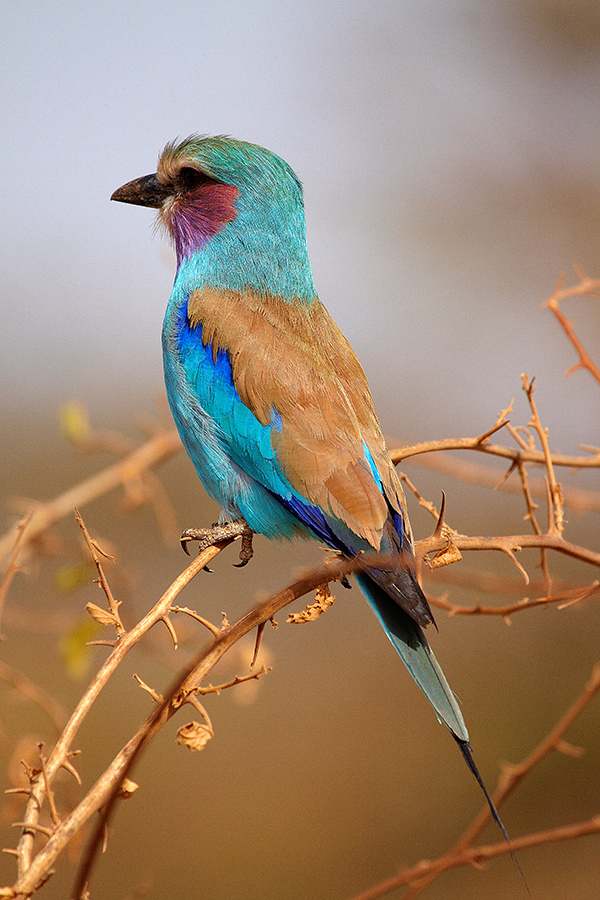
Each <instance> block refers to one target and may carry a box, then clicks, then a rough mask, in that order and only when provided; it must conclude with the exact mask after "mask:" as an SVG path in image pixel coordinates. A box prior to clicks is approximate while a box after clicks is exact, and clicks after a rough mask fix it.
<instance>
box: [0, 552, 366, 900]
mask: <svg viewBox="0 0 600 900" xmlns="http://www.w3.org/2000/svg"><path fill="white" fill-rule="evenodd" d="M230 543H231V539H230V540H228V541H226V542H222V543H221V544H220V545H217V546H215V547H210V548H208V549H207V550H205V551H203V552H202V553H201V554H200V555H199V556H197V557H196V558H195V559H194V560H193V562H192V563H191V565H190V566H188V568H187V569H186V570H185V571H184V572H183V573H182V574H181V575H180V576H179V577H178V578H177V579H176V581H175V582H174V583H173V585H171V587H170V588H169V589H168V590H167V592H166V593H165V594H164V595H163V597H162V598H161V600H160V601H159V603H158V604H156V606H155V607H154V608H153V610H151V612H150V613H148V614H147V615H146V616H145V617H144V619H142V621H141V622H140V623H139V624H138V625H137V626H135V627H134V628H132V629H131V630H130V631H128V632H127V634H126V635H124V636H123V638H122V639H121V641H120V642H119V643H118V644H117V646H116V647H115V649H114V651H113V652H112V653H111V655H110V657H109V658H108V660H107V661H106V663H105V664H104V666H103V667H102V669H101V670H100V672H99V673H98V675H97V676H96V678H95V679H94V681H93V682H92V685H91V686H90V689H88V691H87V692H86V695H85V696H84V698H82V701H81V702H80V704H79V705H78V707H77V710H76V712H75V713H74V714H73V716H72V718H71V720H70V722H69V724H68V725H67V728H66V729H65V732H64V733H63V736H61V739H60V740H59V743H58V744H57V746H56V747H55V749H54V751H53V754H52V756H51V757H50V759H49V761H48V765H47V771H48V778H49V779H50V778H51V776H52V775H53V774H55V772H56V769H57V767H58V760H59V757H61V756H62V755H64V753H65V750H66V747H68V746H69V744H70V742H71V740H72V739H73V736H74V734H75V732H76V730H77V727H78V726H79V724H80V723H81V721H82V720H83V717H84V716H85V713H86V712H87V710H88V709H89V706H90V705H91V703H92V702H93V700H94V699H95V697H96V696H97V694H98V693H99V691H100V690H101V688H102V687H103V686H104V684H105V683H106V681H107V680H108V678H109V677H110V674H112V671H114V669H115V668H116V666H117V665H118V663H119V662H120V661H121V659H122V658H123V656H124V655H125V653H127V651H128V650H129V649H131V647H132V646H134V644H135V643H137V641H138V640H139V639H140V637H141V636H142V634H144V633H145V632H146V631H147V630H148V629H149V628H150V627H152V625H153V624H155V623H156V621H158V620H159V619H160V618H161V615H162V614H163V612H164V611H165V610H168V608H169V607H170V604H171V602H172V600H173V599H174V598H175V596H177V594H179V593H180V591H181V590H182V589H183V587H184V586H185V585H186V584H188V583H189V582H190V581H191V580H192V578H193V577H194V576H195V575H196V574H197V573H198V572H200V571H201V570H202V569H203V568H204V566H205V565H207V564H208V563H209V562H210V561H211V560H212V559H213V558H214V557H215V556H216V555H217V554H218V553H219V552H220V550H222V549H223V547H224V546H227V545H228V544H230ZM353 567H354V564H353V563H352V562H342V561H337V560H336V561H335V562H334V563H330V564H328V565H326V566H323V567H322V568H320V569H319V570H317V572H314V573H310V574H309V575H307V576H306V577H305V578H303V579H300V580H299V581H297V582H295V584H293V585H291V586H290V587H288V588H286V589H285V590H283V591H281V592H280V593H279V594H276V595H275V596H274V597H272V598H270V599H269V600H266V601H265V602H264V603H261V604H260V606H258V607H256V608H255V609H253V610H252V611H251V612H249V613H247V614H246V615H245V616H243V617H242V618H241V619H240V620H239V621H237V622H235V623H234V624H233V625H228V626H227V627H226V628H224V629H223V630H222V631H221V632H220V633H219V634H218V635H216V636H215V638H214V640H213V642H212V644H211V645H210V647H209V648H208V649H207V650H204V651H203V652H202V653H200V654H199V655H198V656H197V657H196V659H195V660H194V661H193V662H192V663H191V665H190V666H189V667H188V669H187V670H186V671H185V672H184V674H183V675H182V676H181V677H180V678H178V679H177V681H176V683H175V685H174V686H173V688H172V689H171V691H169V692H168V693H167V695H166V697H165V700H164V701H163V703H161V704H160V706H159V707H157V709H155V711H154V712H153V713H152V715H151V716H150V717H149V718H148V719H147V721H146V723H145V724H144V725H143V726H142V727H141V728H140V729H139V731H138V732H137V733H136V734H135V735H134V736H133V737H132V738H131V739H130V741H128V743H127V744H126V745H125V746H124V747H123V749H122V750H121V751H120V752H119V753H118V754H117V756H116V757H115V758H114V760H113V761H112V763H111V764H110V765H109V766H108V768H107V769H106V770H105V772H104V773H103V774H102V775H101V776H100V778H99V779H98V781H97V782H96V784H95V785H94V786H93V787H92V788H91V789H90V791H89V792H88V793H87V795H86V796H85V797H84V798H83V800H82V801H81V802H80V803H79V804H78V806H77V807H76V808H75V809H74V810H73V811H72V812H71V813H70V814H69V815H68V816H67V817H66V818H65V819H64V820H63V821H62V822H61V824H60V825H59V827H58V828H57V829H56V831H55V833H54V835H53V836H52V838H51V839H50V840H49V841H48V843H47V844H46V846H45V847H43V848H42V850H40V851H39V853H38V854H37V855H36V856H35V858H34V859H33V860H31V850H30V838H31V835H30V834H29V835H28V834H27V833H26V834H24V835H23V837H22V839H21V842H20V850H21V855H20V867H19V878H18V880H17V882H16V883H15V885H14V886H13V888H12V890H13V891H14V893H15V894H17V895H18V894H22V895H24V896H29V895H30V894H31V893H33V892H34V891H35V890H36V889H37V887H38V886H39V884H40V882H41V880H42V879H44V878H45V877H46V873H47V872H48V871H49V869H50V868H51V867H52V865H53V864H54V862H55V860H56V858H57V857H58V856H59V855H60V854H61V852H62V851H63V850H64V848H65V847H66V846H67V844H68V843H69V841H70V840H71V838H72V836H73V835H74V834H75V833H76V832H78V831H79V829H80V828H81V826H82V825H83V824H84V822H86V821H87V819H89V817H90V816H91V815H92V814H93V813H94V812H95V811H97V810H98V809H100V808H101V807H103V808H104V809H103V817H102V820H101V824H100V825H99V827H98V829H97V831H96V839H98V838H100V837H101V834H102V832H103V830H104V825H105V822H106V818H107V816H108V815H109V813H110V810H111V809H112V805H113V803H114V797H115V796H116V793H117V792H118V786H119V784H120V783H121V781H122V779H123V778H124V777H125V776H126V775H127V773H128V771H129V768H130V767H131V764H132V763H133V761H134V760H135V759H136V758H137V756H138V755H139V753H140V752H141V751H142V750H143V748H144V747H145V746H146V745H147V744H148V743H149V741H150V740H151V739H152V738H153V737H154V735H155V734H156V733H157V732H158V731H159V730H160V729H161V728H162V727H163V725H164V724H165V723H166V722H167V721H168V720H169V719H170V718H171V716H172V715H173V714H174V713H175V712H176V711H177V709H179V707H180V706H181V705H182V704H183V703H185V702H186V700H187V697H188V695H190V694H193V693H195V692H196V690H197V688H198V687H199V686H200V685H201V682H202V681H203V679H204V678H205V677H206V675H207V674H208V673H209V672H210V671H211V670H212V668H213V667H214V665H215V664H216V663H217V662H218V660H219V659H220V658H221V657H222V656H223V655H224V654H225V653H226V652H227V650H228V649H229V647H231V646H232V645H233V644H234V643H236V642H237V641H238V640H239V639H240V638H241V637H243V636H244V635H245V634H248V633H249V632H250V631H252V630H253V629H254V628H256V627H257V626H258V625H259V624H260V623H261V622H262V621H268V620H269V619H271V618H272V617H273V616H275V614H276V613H277V612H278V611H279V610H280V609H282V608H283V607H284V606H287V605H288V604H289V603H291V602H292V601H294V600H296V599H297V598H298V597H301V596H303V595H304V594H305V593H307V592H308V591H310V590H313V589H315V588H316V587H318V586H319V585H320V584H322V583H323V582H324V581H326V580H328V579H331V580H333V579H335V578H337V577H339V576H340V575H341V574H343V573H347V572H350V571H351V570H352V569H353ZM41 800H42V797H41V794H40V790H39V781H38V782H36V784H34V785H33V787H32V792H31V799H30V802H29V804H28V806H27V810H26V815H25V817H24V820H25V822H27V823H29V822H32V823H33V824H36V822H37V815H38V814H39V809H40V807H41ZM27 838H29V840H27ZM91 846H92V851H91V854H90V856H89V857H88V859H87V862H86V863H85V866H84V869H82V874H81V877H80V879H79V881H78V887H77V892H76V893H75V894H74V897H77V898H79V897H80V896H81V892H82V890H83V886H84V884H85V882H86V881H87V873H88V871H89V867H90V865H91V858H92V856H93V853H94V852H95V847H96V846H97V843H96V842H92V845H91Z"/></svg>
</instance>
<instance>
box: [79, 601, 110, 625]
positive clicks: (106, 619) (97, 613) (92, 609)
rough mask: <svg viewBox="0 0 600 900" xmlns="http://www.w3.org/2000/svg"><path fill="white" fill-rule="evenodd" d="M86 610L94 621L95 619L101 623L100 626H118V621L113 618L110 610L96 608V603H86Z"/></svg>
mask: <svg viewBox="0 0 600 900" xmlns="http://www.w3.org/2000/svg"><path fill="white" fill-rule="evenodd" d="M85 608H86V609H87V611H88V612H89V614H90V616H91V617H92V619H95V620H96V622H99V623H100V625H116V624H117V620H116V619H115V617H114V616H113V614H112V613H111V612H109V610H108V609H102V607H101V606H96V604H95V603H86V606H85Z"/></svg>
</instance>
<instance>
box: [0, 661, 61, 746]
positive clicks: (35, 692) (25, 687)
mask: <svg viewBox="0 0 600 900" xmlns="http://www.w3.org/2000/svg"><path fill="white" fill-rule="evenodd" d="M0 678H1V679H2V681H6V683H7V684H11V685H12V686H13V687H14V688H15V690H17V691H18V692H19V693H20V694H22V695H23V697H26V698H27V699H28V700H32V701H33V703H37V705H38V706H39V707H40V708H41V709H43V710H44V712H45V713H46V714H47V715H48V716H49V717H50V719H51V720H52V723H53V725H54V727H55V729H56V732H57V734H60V732H61V731H62V729H63V728H64V727H65V724H66V722H67V718H68V716H67V713H66V712H65V710H64V709H63V707H62V706H61V704H60V703H59V702H58V701H57V700H55V699H54V697H52V696H51V695H50V694H49V693H48V692H47V691H45V690H44V688H41V687H40V686H39V685H37V684H35V683H34V682H33V681H31V679H29V678H27V677H26V676H25V675H21V673H20V672H17V671H16V670H15V669H12V668H11V667H10V666H9V665H7V664H6V663H5V662H2V661H1V660H0Z"/></svg>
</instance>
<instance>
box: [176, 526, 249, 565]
mask: <svg viewBox="0 0 600 900" xmlns="http://www.w3.org/2000/svg"><path fill="white" fill-rule="evenodd" d="M253 535H254V532H253V531H252V529H251V528H250V526H249V525H248V523H247V522H246V521H245V519H238V520H237V521H236V522H227V524H225V525H219V524H215V525H212V526H211V527H210V528H186V530H185V531H184V532H183V534H182V535H181V537H180V539H179V540H180V543H181V546H182V548H183V549H184V550H185V552H186V553H187V554H188V556H189V550H188V548H187V545H188V544H189V542H190V541H198V553H202V551H203V550H206V548H207V547H212V546H213V545H214V544H218V543H220V541H227V540H229V539H230V538H238V537H241V539H242V549H241V550H240V562H239V563H234V565H236V566H237V567H238V568H241V567H242V566H245V565H247V564H248V563H249V562H250V560H251V559H252V557H253V555H254V550H253V549H252V537H253ZM208 571H209V572H210V571H211V570H210V569H208Z"/></svg>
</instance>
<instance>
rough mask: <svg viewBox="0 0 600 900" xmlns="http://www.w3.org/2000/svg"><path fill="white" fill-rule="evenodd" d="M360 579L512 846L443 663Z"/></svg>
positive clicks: (411, 624)
mask: <svg viewBox="0 0 600 900" xmlns="http://www.w3.org/2000/svg"><path fill="white" fill-rule="evenodd" d="M356 578H357V581H358V583H359V585H360V588H361V590H362V592H363V594H364V595H365V597H366V598H367V600H368V601H369V605H370V606H371V607H372V609H373V611H374V612H375V615H376V616H377V618H378V619H379V621H380V622H381V625H382V626H383V630H384V631H385V633H386V634H387V636H388V638H389V639H390V641H391V642H392V644H393V645H394V647H395V649H396V651H397V652H398V654H399V656H400V658H401V659H402V662H403V663H404V665H405V666H406V668H407V669H408V671H409V672H410V674H411V675H412V677H413V678H414V680H415V681H416V683H417V684H418V685H419V687H420V688H421V690H422V691H423V693H424V694H425V696H426V697H427V699H428V700H429V702H430V703H431V705H432V706H433V708H434V710H435V712H436V715H437V717H438V719H439V721H440V722H443V723H444V725H445V726H446V727H447V728H448V730H449V731H450V733H451V734H452V737H453V738H454V740H455V741H456V743H457V744H458V746H459V747H460V751H461V753H462V755H463V758H464V760H465V762H466V764H467V766H468V767H469V769H470V771H471V772H472V773H473V775H474V776H475V780H476V781H477V783H478V785H479V787H480V788H481V790H482V791H483V794H484V796H485V799H486V801H487V804H488V806H489V809H490V812H491V814H492V818H493V819H494V821H495V822H496V824H497V825H498V826H499V828H500V830H501V831H502V834H503V836H504V839H505V840H506V842H507V843H509V837H508V834H507V831H506V828H505V827H504V824H503V822H502V819H501V818H500V815H499V813H498V810H497V809H496V806H495V804H494V801H493V800H492V798H491V796H490V794H489V792H488V790H487V788H486V786H485V784H484V782H483V778H482V777H481V774H480V772H479V769H478V768H477V766H476V765H475V760H474V759H473V753H472V751H471V745H470V744H469V733H468V731H467V726H466V725H465V720H464V719H463V716H462V713H461V711H460V707H459V705H458V703H457V700H456V697H455V696H454V694H453V692H452V689H451V687H450V685H449V684H448V682H447V681H446V676H445V675H444V673H443V672H442V669H441V667H440V664H439V663H438V661H437V659H436V658H435V656H434V655H433V651H432V649H431V647H430V646H429V644H428V642H427V638H426V637H425V635H424V633H423V629H422V628H421V626H420V625H418V624H417V623H416V622H415V621H414V620H413V619H412V618H411V617H410V616H409V614H408V613H407V612H405V611H404V610H403V609H402V608H401V607H400V606H399V605H398V604H397V603H396V602H395V601H394V600H393V599H392V598H391V597H390V596H389V595H388V594H387V593H386V592H385V591H384V590H383V588H381V587H380V586H379V585H378V584H376V583H375V582H374V581H373V580H372V579H371V578H369V576H368V575H367V574H366V573H362V572H357V573H356ZM509 852H510V855H511V857H512V860H513V862H514V864H515V866H516V867H517V870H518V872H519V875H520V877H521V880H522V882H523V884H524V886H525V889H526V891H527V893H529V888H528V887H527V882H526V881H525V878H524V876H523V872H522V871H521V867H520V865H519V863H518V861H517V858H516V856H515V854H514V853H513V851H512V850H509Z"/></svg>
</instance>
